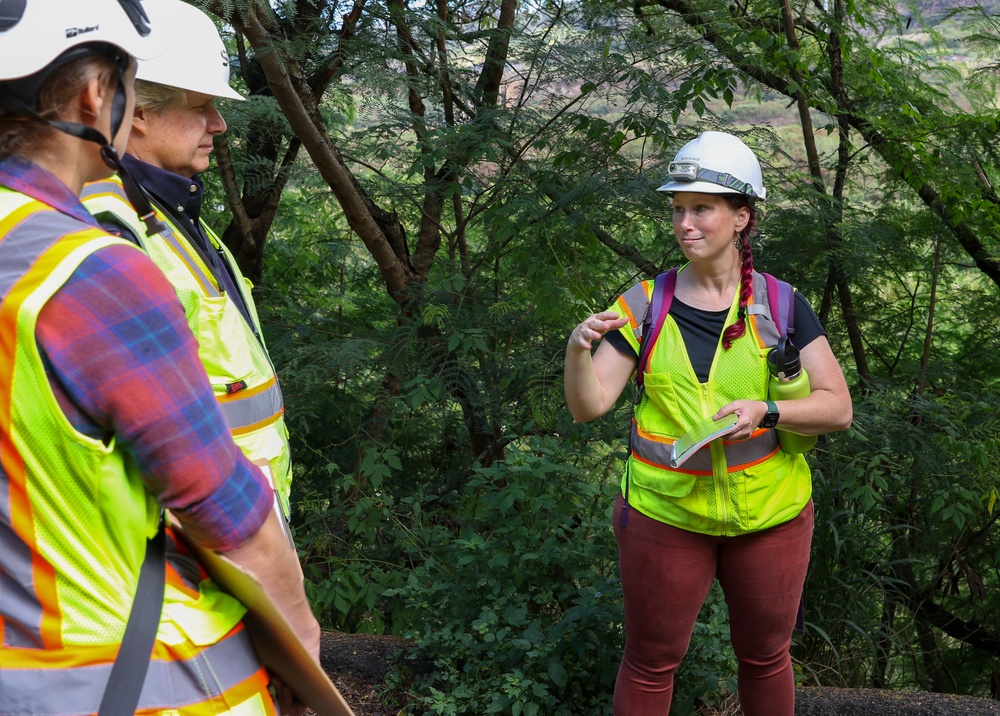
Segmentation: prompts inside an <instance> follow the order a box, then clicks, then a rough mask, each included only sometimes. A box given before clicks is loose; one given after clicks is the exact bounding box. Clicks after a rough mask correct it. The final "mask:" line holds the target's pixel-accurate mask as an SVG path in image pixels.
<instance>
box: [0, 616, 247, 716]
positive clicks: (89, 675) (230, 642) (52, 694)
mask: <svg viewBox="0 0 1000 716" xmlns="http://www.w3.org/2000/svg"><path fill="white" fill-rule="evenodd" d="M259 668H260V662H259V661H258V660H257V657H256V655H255V654H254V650H253V645H252V644H251V642H250V637H249V636H248V635H247V632H246V630H245V629H243V630H240V631H239V632H237V633H236V634H233V635H232V636H230V637H228V638H226V639H224V640H222V641H220V642H218V643H217V644H213V645H212V646H209V647H207V648H206V649H204V650H202V651H201V652H200V653H199V654H197V655H196V656H194V657H192V658H190V659H187V660H185V661H162V660H160V659H153V660H152V661H151V662H150V664H149V672H148V674H147V675H146V681H145V683H144V685H143V687H142V695H141V696H140V697H139V705H138V708H139V709H149V710H169V709H171V708H182V707H184V706H188V705H191V704H197V703H200V702H202V701H205V700H206V699H209V698H212V697H214V696H218V695H219V694H221V693H223V692H225V691H228V690H229V689H232V688H233V687H234V686H237V685H238V684H240V683H241V682H243V681H245V680H246V679H248V678H250V677H251V676H252V675H253V674H254V673H256V672H257V670H258V669H259ZM110 674H111V664H101V665H96V666H93V665H92V666H76V667H72V668H66V669H60V668H54V669H48V668H47V669H18V668H0V710H2V711H3V713H23V714H60V715H62V716H75V715H77V714H93V713H96V712H97V710H98V707H99V706H100V704H101V697H102V696H103V694H104V686H105V684H107V683H108V677H109V676H110Z"/></svg>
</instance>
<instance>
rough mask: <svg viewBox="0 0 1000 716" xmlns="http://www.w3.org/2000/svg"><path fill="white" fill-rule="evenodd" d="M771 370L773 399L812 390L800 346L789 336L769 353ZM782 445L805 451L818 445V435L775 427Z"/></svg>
mask: <svg viewBox="0 0 1000 716" xmlns="http://www.w3.org/2000/svg"><path fill="white" fill-rule="evenodd" d="M767 370H768V372H769V373H770V374H771V377H770V379H769V380H768V382H767V397H768V399H770V400H795V399H796V398H804V397H806V396H807V395H809V393H810V388H809V376H808V375H807V374H806V371H805V369H803V368H802V363H801V362H800V360H799V349H798V348H796V347H795V346H794V345H792V344H791V342H789V340H788V337H787V336H782V337H781V338H779V339H778V345H776V346H775V347H774V348H772V349H771V350H770V351H768V353H767ZM775 430H777V432H778V444H779V445H781V449H782V450H784V451H785V452H787V453H793V454H794V453H801V452H805V451H806V450H808V449H809V448H811V447H812V446H813V445H815V444H816V436H815V435H799V434H798V433H793V432H791V431H789V430H782V429H781V428H775Z"/></svg>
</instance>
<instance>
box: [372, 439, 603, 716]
mask: <svg viewBox="0 0 1000 716" xmlns="http://www.w3.org/2000/svg"><path fill="white" fill-rule="evenodd" d="M567 447H568V446H567V445H566V444H565V443H564V442H563V443H559V442H556V441H554V440H551V439H531V440H525V441H524V444H523V445H522V446H519V447H517V448H512V449H511V450H510V451H509V452H508V457H507V460H506V461H505V462H503V463H498V464H496V465H494V466H492V467H490V468H481V469H479V470H477V471H476V474H475V477H474V478H473V479H472V480H470V481H469V482H468V484H467V486H466V489H465V493H464V495H463V497H462V499H461V501H460V502H459V504H458V505H456V508H455V514H454V515H453V517H454V519H455V520H456V522H457V523H458V536H457V537H456V538H454V539H448V540H447V541H443V542H442V543H441V544H439V545H438V546H437V547H436V548H434V549H433V550H432V556H431V557H429V558H428V559H426V560H425V561H424V562H422V563H421V564H418V565H417V566H416V567H415V569H414V570H413V571H412V572H411V573H410V575H409V577H408V578H407V581H406V585H405V586H403V587H400V588H398V589H395V590H391V591H390V592H389V593H387V595H386V596H387V597H396V598H399V599H401V600H403V602H404V604H405V605H406V608H407V609H408V610H412V612H413V619H412V624H413V625H414V627H413V628H411V629H410V630H408V632H407V633H408V635H409V636H410V637H411V638H412V639H413V641H414V642H415V643H416V644H417V645H418V646H420V647H421V649H422V651H423V652H425V653H426V654H428V655H429V656H430V657H431V658H433V659H434V663H435V666H436V671H435V673H434V674H432V675H431V676H429V677H427V678H426V679H425V680H424V681H422V682H420V688H419V693H420V694H423V695H421V696H419V697H418V698H417V699H416V703H417V705H418V706H419V708H420V709H421V712H422V713H435V714H486V713H504V714H507V713H510V714H595V713H602V712H604V711H605V710H606V709H607V706H608V704H609V703H610V694H611V686H612V684H613V682H614V677H615V674H616V672H617V667H618V661H619V654H620V649H621V641H622V634H621V589H620V587H619V585H618V581H617V574H616V570H615V560H614V556H615V549H614V539H613V536H612V534H611V529H610V524H609V516H608V511H609V510H608V508H609V505H610V502H611V500H610V498H609V496H608V495H607V494H606V491H602V490H601V489H599V487H598V484H597V483H595V482H594V481H593V480H592V479H590V476H589V475H586V474H584V473H583V472H581V470H579V469H578V468H576V467H574V466H573V465H572V462H573V458H572V455H570V454H569V453H568V451H567Z"/></svg>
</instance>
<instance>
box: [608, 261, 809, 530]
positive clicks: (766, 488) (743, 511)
mask: <svg viewBox="0 0 1000 716" xmlns="http://www.w3.org/2000/svg"><path fill="white" fill-rule="evenodd" d="M652 288H653V282H652V281H642V282H640V283H638V284H636V285H635V286H633V287H632V288H631V289H629V290H628V291H626V292H625V293H624V294H622V295H621V296H620V297H619V298H618V300H617V301H616V302H615V303H614V305H612V306H611V308H610V309H609V310H611V311H616V312H618V314H619V315H621V316H627V317H628V318H629V324H628V325H627V326H624V327H622V328H621V329H620V331H621V334H622V336H623V337H624V338H625V339H626V340H627V341H628V342H629V344H630V345H631V346H632V347H633V348H634V349H635V350H636V353H637V354H638V352H639V336H640V335H641V324H642V319H643V316H644V315H645V312H646V307H647V306H648V305H649V300H650V295H651V291H652ZM750 304H751V305H750V310H749V311H748V319H747V333H746V334H745V335H744V336H743V337H741V338H739V339H737V340H736V341H735V342H734V343H733V344H732V346H731V347H730V349H729V350H724V349H723V348H722V337H721V336H720V337H719V343H718V346H717V347H716V352H715V357H714V359H713V362H712V368H711V370H710V372H709V376H708V381H707V382H706V383H701V382H699V380H698V377H697V375H696V374H695V371H694V368H693V367H692V366H691V361H690V359H689V357H688V352H687V347H686V346H685V345H684V339H683V337H682V336H681V333H680V330H679V328H678V327H677V323H676V322H675V321H674V319H673V317H672V316H670V315H669V314H668V315H667V317H666V320H665V322H664V324H663V328H662V329H661V332H660V335H659V338H658V339H657V341H656V343H655V345H654V346H653V350H652V353H651V355H650V356H649V364H648V367H647V370H648V373H647V374H646V375H645V378H644V383H645V387H644V390H643V393H642V396H641V397H640V399H639V402H638V404H637V405H636V406H635V410H634V415H633V418H632V425H631V436H630V447H631V450H630V454H629V457H628V460H627V462H626V467H625V474H624V476H623V478H622V492H623V493H625V494H626V495H627V498H628V503H629V505H630V506H631V507H634V508H636V509H638V510H639V511H640V512H642V513H643V514H645V515H648V516H649V517H653V518H654V519H657V520H660V521H661V522H665V523H666V524H670V525H673V526H675V527H680V528H682V529H687V530H691V531H693V532H700V533H702V534H711V535H739V534H744V533H747V532H754V531H757V530H762V529H766V528H768V527H773V526H775V525H779V524H782V523H783V522H787V521H788V520H790V519H792V518H794V517H795V516H796V515H798V514H799V512H801V511H802V508H804V507H805V505H806V504H807V503H808V502H809V498H810V496H811V494H812V480H811V476H810V472H809V466H808V464H807V463H806V460H805V458H804V457H803V456H802V455H790V454H788V453H785V452H783V451H782V450H780V448H779V446H778V440H777V436H776V434H775V431H774V430H766V429H761V428H758V429H757V430H756V431H755V433H754V435H753V436H752V437H751V438H750V439H748V440H741V441H727V440H725V438H719V439H716V440H713V441H712V442H710V443H709V444H708V445H707V446H706V447H704V448H702V449H701V450H699V451H698V452H697V453H695V454H694V455H693V456H692V457H691V458H689V459H688V460H687V461H686V462H684V463H683V464H682V465H680V467H677V468H673V467H670V464H669V463H670V448H671V446H672V444H673V443H674V442H675V441H676V440H677V439H678V438H680V436H681V435H683V434H684V433H685V432H687V431H688V430H689V429H690V428H691V426H693V425H694V424H695V423H697V422H699V421H700V420H703V419H705V418H708V417H710V416H712V415H714V414H715V413H716V412H717V411H718V409H719V408H721V407H722V406H723V405H726V404H728V403H730V402H732V401H734V400H741V399H742V400H766V399H767V380H768V372H767V363H766V360H765V356H766V355H767V351H768V350H769V349H770V347H771V346H773V345H774V344H775V342H776V341H777V336H778V331H777V328H776V326H775V325H774V322H773V321H772V320H771V316H770V310H769V308H768V301H767V298H766V283H765V281H764V278H763V276H761V275H760V274H758V273H757V272H754V279H753V295H752V297H751V300H750ZM738 310H739V292H737V294H736V295H735V296H734V297H733V303H732V305H731V306H730V309H729V314H728V316H727V317H726V322H725V325H727V326H728V325H731V324H732V323H734V322H735V320H736V317H737V312H738Z"/></svg>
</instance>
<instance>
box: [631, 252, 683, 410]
mask: <svg viewBox="0 0 1000 716" xmlns="http://www.w3.org/2000/svg"><path fill="white" fill-rule="evenodd" d="M676 286H677V269H676V268H672V269H670V270H669V271H665V272H663V273H661V274H660V275H659V276H657V277H656V279H654V281H653V293H652V295H651V296H650V297H649V307H648V308H647V309H646V315H645V316H644V317H643V319H642V338H641V339H640V344H639V363H638V364H637V365H636V367H635V388H636V397H637V399H638V396H639V395H641V394H642V387H643V377H644V375H645V373H646V365H647V363H649V355H650V353H652V352H653V344H654V343H656V339H657V338H658V337H659V335H660V329H662V328H663V322H664V321H665V320H667V314H668V313H669V312H670V304H671V303H672V302H673V300H674V288H675V287H676Z"/></svg>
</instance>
